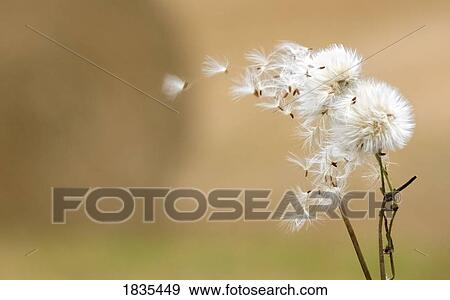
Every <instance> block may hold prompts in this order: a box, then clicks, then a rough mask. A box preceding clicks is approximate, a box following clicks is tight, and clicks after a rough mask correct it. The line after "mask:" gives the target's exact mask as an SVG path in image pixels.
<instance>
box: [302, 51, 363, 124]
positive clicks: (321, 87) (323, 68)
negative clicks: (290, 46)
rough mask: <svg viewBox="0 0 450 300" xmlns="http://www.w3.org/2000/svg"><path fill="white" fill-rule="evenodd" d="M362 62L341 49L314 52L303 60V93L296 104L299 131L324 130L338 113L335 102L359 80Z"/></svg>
mask: <svg viewBox="0 0 450 300" xmlns="http://www.w3.org/2000/svg"><path fill="white" fill-rule="evenodd" d="M361 62H362V58H361V57H360V56H359V55H358V54H357V53H356V52H355V51H354V50H351V49H347V48H344V46H342V45H331V46H329V47H328V48H325V49H322V50H318V51H317V52H315V53H313V54H312V55H311V56H310V57H308V58H307V60H306V66H307V69H306V79H305V81H304V86H303V93H302V94H301V96H300V98H299V99H298V100H297V106H298V111H299V114H300V116H301V117H302V122H303V127H304V128H306V129H308V128H309V127H315V128H319V131H320V130H322V129H323V128H324V127H327V123H328V122H330V120H332V119H333V118H334V115H335V114H336V111H337V110H338V109H339V107H338V105H339V99H340V98H341V97H342V96H343V95H345V94H346V93H347V92H348V91H349V90H350V89H351V88H352V87H353V86H354V85H355V83H356V82H357V81H358V80H359V78H360V76H361Z"/></svg>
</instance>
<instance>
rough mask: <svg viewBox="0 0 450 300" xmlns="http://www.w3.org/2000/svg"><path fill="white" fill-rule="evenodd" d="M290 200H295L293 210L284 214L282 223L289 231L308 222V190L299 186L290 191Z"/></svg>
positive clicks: (300, 227)
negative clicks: (305, 190)
mask: <svg viewBox="0 0 450 300" xmlns="http://www.w3.org/2000/svg"><path fill="white" fill-rule="evenodd" d="M291 196H292V197H293V199H292V200H295V202H294V203H295V206H296V207H294V208H295V210H296V213H294V212H287V213H286V215H285V216H284V219H283V221H284V223H283V224H284V225H285V226H287V228H288V229H289V230H290V231H298V230H300V229H302V228H303V226H304V225H305V224H310V223H311V219H310V214H309V203H308V201H309V192H304V191H302V189H301V188H300V187H298V188H296V189H295V190H294V191H292V195H291Z"/></svg>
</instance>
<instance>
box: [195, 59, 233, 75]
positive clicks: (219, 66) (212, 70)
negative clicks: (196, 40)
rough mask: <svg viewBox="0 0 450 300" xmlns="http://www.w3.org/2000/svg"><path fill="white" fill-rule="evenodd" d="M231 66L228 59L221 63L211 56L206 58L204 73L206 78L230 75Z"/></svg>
mask: <svg viewBox="0 0 450 300" xmlns="http://www.w3.org/2000/svg"><path fill="white" fill-rule="evenodd" d="M229 67H230V64H229V62H228V60H227V59H223V60H222V61H219V60H217V59H215V58H212V57H211V56H206V57H205V60H204V61H203V67H202V72H203V75H205V76H206V77H212V76H214V75H217V74H221V73H228V71H229Z"/></svg>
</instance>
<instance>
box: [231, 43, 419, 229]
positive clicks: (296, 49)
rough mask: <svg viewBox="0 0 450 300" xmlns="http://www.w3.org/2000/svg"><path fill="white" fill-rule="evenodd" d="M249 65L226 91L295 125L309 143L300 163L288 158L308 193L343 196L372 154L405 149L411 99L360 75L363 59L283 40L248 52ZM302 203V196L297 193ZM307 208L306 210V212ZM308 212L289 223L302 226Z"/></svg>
mask: <svg viewBox="0 0 450 300" xmlns="http://www.w3.org/2000/svg"><path fill="white" fill-rule="evenodd" d="M246 59H247V60H248V61H249V66H248V67H247V68H246V70H245V72H244V73H243V75H241V78H240V80H239V81H236V82H235V84H234V85H233V86H232V88H231V94H232V96H233V98H234V99H240V98H242V97H244V96H247V95H254V96H256V97H257V98H258V100H259V101H258V103H257V106H259V107H262V108H265V109H274V110H277V111H279V112H281V113H283V114H286V115H289V116H291V117H292V118H294V119H295V120H296V121H297V122H298V128H299V133H300V136H301V137H302V138H303V139H304V141H305V144H306V145H308V146H309V147H308V155H307V157H306V158H305V159H301V160H300V159H298V158H297V157H294V156H291V157H290V158H289V160H290V161H292V162H294V163H295V164H296V165H298V166H300V167H301V168H302V169H303V174H304V175H305V177H307V178H309V179H310V181H311V184H312V190H315V191H321V190H323V191H333V192H334V193H336V194H341V193H342V192H343V189H344V187H345V185H346V183H347V179H348V177H349V175H350V174H351V173H352V171H353V170H354V169H355V168H356V167H358V166H360V165H363V164H370V161H369V159H368V158H369V157H370V156H371V155H372V156H373V155H374V154H383V155H384V154H386V152H388V151H392V150H397V149H401V148H403V147H404V146H405V145H406V143H407V142H408V141H409V139H410V138H411V136H412V132H413V129H414V120H413V115H412V108H411V106H410V104H409V103H408V101H407V100H406V99H405V98H404V97H403V96H401V95H400V93H399V92H398V91H397V90H396V89H395V88H393V87H391V86H389V85H388V84H386V83H383V82H379V81H376V80H374V79H365V78H363V76H362V68H361V64H362V62H363V60H362V57H361V56H359V55H358V54H357V53H356V51H354V50H351V49H347V48H345V47H344V46H342V45H331V46H329V47H327V48H325V49H320V50H317V51H312V49H310V48H307V47H303V46H301V45H298V44H296V43H292V42H283V43H281V44H280V45H278V46H276V47H275V49H274V50H273V52H271V53H269V54H266V53H265V52H264V51H262V50H254V51H251V52H249V53H247V55H246ZM300 195H301V197H299V198H300V203H301V204H302V205H306V204H307V203H306V202H307V201H306V200H307V199H308V197H307V194H305V193H300ZM305 211H307V210H305ZM306 219H307V218H305V215H303V216H298V218H294V220H292V222H293V223H292V224H293V227H295V228H297V229H298V228H301V227H302V226H303V225H304V224H305V220H306Z"/></svg>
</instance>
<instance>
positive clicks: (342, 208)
mask: <svg viewBox="0 0 450 300" xmlns="http://www.w3.org/2000/svg"><path fill="white" fill-rule="evenodd" d="M339 210H340V212H341V215H342V220H343V221H344V224H345V227H346V228H347V232H348V235H349V236H350V239H351V240H352V244H353V248H354V249H355V252H356V256H357V257H358V261H359V264H360V265H361V269H362V271H363V273H364V276H365V278H366V279H367V280H371V279H372V277H371V276H370V272H369V268H368V267H367V264H366V261H365V259H364V255H363V253H362V251H361V247H360V246H359V243H358V239H357V238H356V234H355V231H354V230H353V226H352V224H351V223H350V220H349V219H348V217H347V211H346V209H345V206H344V205H343V204H342V202H341V204H340V206H339Z"/></svg>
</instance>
